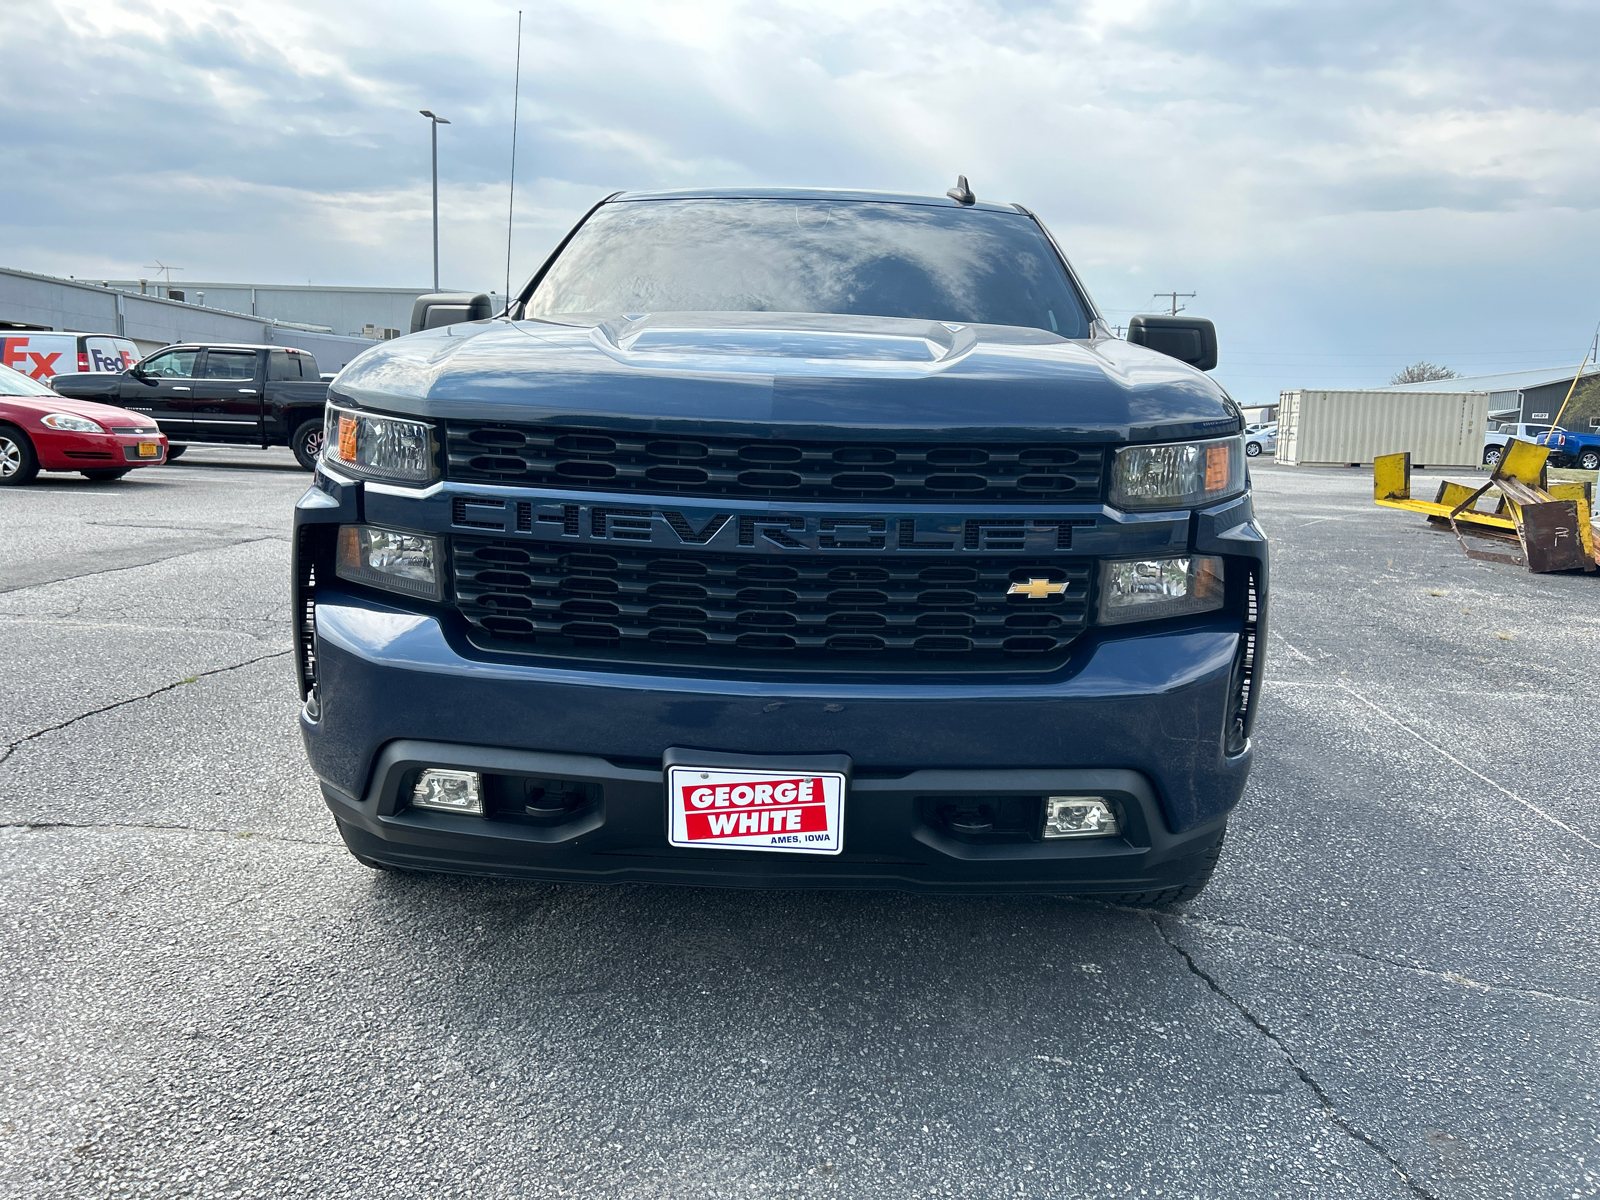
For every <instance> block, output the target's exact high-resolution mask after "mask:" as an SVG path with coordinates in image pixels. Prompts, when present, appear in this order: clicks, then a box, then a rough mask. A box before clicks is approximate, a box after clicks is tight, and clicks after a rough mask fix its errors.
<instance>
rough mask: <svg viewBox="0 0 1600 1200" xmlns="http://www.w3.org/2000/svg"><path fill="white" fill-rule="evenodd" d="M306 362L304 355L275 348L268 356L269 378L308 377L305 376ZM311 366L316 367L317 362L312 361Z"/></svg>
mask: <svg viewBox="0 0 1600 1200" xmlns="http://www.w3.org/2000/svg"><path fill="white" fill-rule="evenodd" d="M304 362H305V359H304V356H303V355H299V354H286V353H285V352H284V351H282V350H274V351H272V352H271V353H270V354H269V355H268V356H267V378H268V379H302V378H307V376H305V375H304V374H303V371H304ZM311 366H313V367H315V366H316V363H312V364H311Z"/></svg>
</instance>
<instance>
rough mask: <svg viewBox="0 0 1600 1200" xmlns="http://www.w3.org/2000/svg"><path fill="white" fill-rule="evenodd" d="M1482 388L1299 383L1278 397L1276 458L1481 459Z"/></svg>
mask: <svg viewBox="0 0 1600 1200" xmlns="http://www.w3.org/2000/svg"><path fill="white" fill-rule="evenodd" d="M1488 424H1489V393H1488V392H1378V391H1367V392H1355V391H1345V392H1337V391H1313V390H1311V389H1309V388H1302V389H1299V390H1296V391H1292V392H1281V393H1279V396H1278V461H1279V462H1280V463H1284V464H1286V465H1288V466H1302V467H1310V466H1326V467H1348V466H1357V465H1359V466H1371V465H1372V460H1373V459H1374V458H1376V457H1377V456H1378V455H1380V454H1398V453H1400V452H1402V451H1409V452H1410V454H1411V463H1412V465H1413V466H1417V467H1475V466H1477V465H1478V464H1479V463H1480V462H1482V461H1483V451H1484V433H1485V430H1486V428H1487V427H1488Z"/></svg>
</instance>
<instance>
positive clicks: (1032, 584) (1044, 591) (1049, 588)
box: [1006, 579, 1067, 600]
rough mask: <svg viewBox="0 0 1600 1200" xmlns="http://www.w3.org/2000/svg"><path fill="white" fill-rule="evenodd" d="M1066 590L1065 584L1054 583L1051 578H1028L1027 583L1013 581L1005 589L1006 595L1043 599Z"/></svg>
mask: <svg viewBox="0 0 1600 1200" xmlns="http://www.w3.org/2000/svg"><path fill="white" fill-rule="evenodd" d="M1066 590H1067V585H1066V584H1064V583H1056V582H1055V581H1054V580H1053V579H1030V580H1028V582H1027V583H1013V584H1012V585H1011V586H1010V587H1008V588H1007V589H1006V595H1008V596H1027V597H1028V598H1029V599H1032V600H1044V599H1047V598H1048V597H1050V596H1059V595H1060V594H1061V593H1062V592H1064V591H1066Z"/></svg>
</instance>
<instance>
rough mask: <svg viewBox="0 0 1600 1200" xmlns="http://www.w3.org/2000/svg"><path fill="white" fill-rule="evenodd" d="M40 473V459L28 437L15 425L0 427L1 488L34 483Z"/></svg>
mask: <svg viewBox="0 0 1600 1200" xmlns="http://www.w3.org/2000/svg"><path fill="white" fill-rule="evenodd" d="M38 473H39V458H38V456H37V455H35V454H34V452H33V443H32V442H30V441H29V440H28V435H27V434H25V433H23V432H22V430H20V429H18V428H17V427H16V426H15V425H0V487H6V486H7V485H10V484H16V485H18V486H21V485H22V484H24V483H32V482H33V478H34V476H35V475H37V474H38Z"/></svg>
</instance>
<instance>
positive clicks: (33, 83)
mask: <svg viewBox="0 0 1600 1200" xmlns="http://www.w3.org/2000/svg"><path fill="white" fill-rule="evenodd" d="M523 7H524V10H525V15H524V37H523V44H522V68H523V91H522V114H521V135H520V138H519V145H518V168H517V175H518V193H517V216H516V227H515V235H514V242H513V247H514V250H513V267H512V273H513V275H514V276H526V275H527V274H528V273H529V272H531V270H532V269H533V268H534V267H535V266H536V265H537V263H538V260H539V259H540V258H541V257H542V255H543V254H544V252H545V251H547V250H548V249H549V248H550V246H551V245H552V244H553V243H554V241H555V240H556V239H557V238H558V237H559V236H560V234H561V233H562V232H563V231H564V230H565V229H566V228H567V227H568V226H569V225H570V224H571V223H572V222H573V221H574V220H575V219H576V218H577V217H578V216H579V215H581V213H582V212H583V210H584V209H585V208H586V207H587V206H588V205H589V204H591V203H592V202H593V201H594V200H596V199H598V198H599V197H601V196H603V195H605V194H607V193H609V192H612V191H615V190H618V189H623V188H664V187H691V186H695V185H756V184H767V185H780V186H781V185H791V186H792V185H815V186H825V187H852V188H871V189H883V190H891V191H909V192H922V193H934V194H938V193H942V192H943V191H944V189H945V188H946V187H948V186H950V185H951V183H953V182H954V178H955V175H956V173H957V172H958V171H959V172H962V173H965V174H966V175H967V176H968V177H969V178H970V180H971V182H972V186H973V188H974V190H975V191H976V192H977V193H978V194H979V195H980V196H982V197H984V198H988V199H999V200H1016V201H1021V202H1022V203H1024V204H1027V205H1028V206H1029V207H1031V208H1033V209H1035V210H1036V211H1037V212H1038V213H1039V214H1040V215H1041V217H1042V218H1043V219H1044V220H1045V222H1046V223H1047V224H1049V225H1050V226H1051V228H1052V229H1053V230H1054V231H1055V233H1056V235H1057V237H1058V238H1059V239H1060V240H1061V241H1062V243H1063V245H1064V246H1065V247H1066V249H1067V252H1068V254H1069V256H1071V257H1072V258H1073V260H1074V262H1075V263H1076V264H1077V266H1078V267H1079V269H1080V271H1081V272H1082V274H1083V275H1084V277H1085V279H1086V281H1087V283H1088V285H1089V288H1090V290H1091V291H1092V292H1093V293H1094V295H1095V298H1096V299H1097V301H1098V302H1099V303H1100V305H1101V307H1102V308H1104V309H1105V310H1106V311H1107V313H1108V315H1109V317H1110V319H1111V320H1112V321H1125V320H1126V319H1127V317H1128V315H1130V314H1132V313H1134V312H1141V311H1151V310H1152V308H1153V307H1155V306H1156V305H1157V302H1156V301H1154V300H1153V299H1152V296H1153V294H1154V293H1155V292H1157V291H1170V290H1173V289H1176V290H1178V291H1183V292H1195V293H1197V296H1196V298H1195V299H1194V300H1191V301H1186V302H1185V303H1187V304H1188V305H1189V306H1190V311H1192V312H1194V313H1197V314H1202V315H1206V316H1210V317H1212V318H1213V319H1215V320H1216V321H1217V323H1218V328H1219V335H1220V341H1221V344H1222V366H1221V367H1220V368H1219V369H1218V371H1217V376H1218V377H1219V378H1220V379H1221V380H1222V381H1223V382H1224V383H1225V384H1226V385H1227V386H1228V387H1229V388H1230V390H1232V391H1233V392H1234V394H1235V395H1236V396H1238V397H1239V398H1240V399H1242V400H1245V401H1247V402H1251V401H1260V400H1263V399H1270V398H1272V397H1275V396H1276V393H1277V392H1278V390H1279V389H1280V388H1282V387H1296V386H1310V387H1316V386H1325V387H1326V386H1332V387H1338V386H1363V385H1368V386H1370V385H1374V384H1381V383H1385V382H1387V380H1388V377H1389V376H1390V375H1391V374H1392V373H1393V372H1394V371H1395V370H1397V369H1398V368H1399V367H1400V366H1402V365H1404V364H1405V363H1407V362H1410V361H1413V360H1416V359H1419V358H1426V359H1431V360H1433V361H1436V362H1444V363H1447V364H1449V365H1451V366H1453V367H1455V368H1456V369H1458V370H1460V371H1463V372H1464V373H1482V372H1487V371H1493V370H1512V369H1517V368H1521V367H1536V366H1545V365H1549V364H1553V363H1554V364H1564V363H1567V362H1568V360H1571V362H1572V364H1573V365H1576V361H1577V359H1578V358H1579V357H1580V356H1581V355H1582V353H1583V350H1584V348H1585V346H1586V345H1587V344H1588V341H1589V339H1590V337H1591V336H1592V335H1593V332H1594V329H1595V325H1596V322H1597V321H1600V286H1597V280H1600V271H1597V267H1600V243H1597V236H1596V235H1597V234H1600V219H1597V214H1596V203H1597V198H1600V187H1597V184H1600V179H1597V176H1600V95H1597V89H1600V83H1597V73H1596V72H1595V69H1594V67H1593V54H1594V47H1595V46H1596V45H1600V5H1596V4H1594V3H1592V2H1577V0H1573V2H1566V3H1563V2H1539V0H1531V2H1530V0H1524V2H1522V3H1519V4H1517V5H1508V4H1505V3H1503V2H1499V0H1496V2H1492V3H1491V2H1478V0H1462V2H1458V3H1427V2H1426V0H1414V2H1412V3H1406V4H1396V3H1394V0H1346V2H1344V3H1341V4H1289V3H1254V2H1237V3H1222V2H1208V0H1083V2H1063V3H1049V2H1046V0H990V2H987V3H985V2H981V0H812V2H810V3H787V2H785V0H764V2H761V3H741V2H737V0H705V2H701V3H693V4H676V3H671V2H668V0H653V2H648V3H645V2H639V3H635V2H633V0H607V2H605V3H595V2H594V0H582V2H578V0H544V2H542V3H540V4H538V5H534V4H532V3H531V2H529V0H523ZM517 8H518V3H517V0H453V2H449V3H442V2H441V3H428V2H423V0H384V2H382V3H369V2H364V0H340V2H339V3H335V4H329V3H327V2H326V0H316V2H301V0H277V2H268V0H229V2H227V3H211V2H209V0H117V2H115V3H111V2H101V0H3V2H0V113H3V116H0V162H3V163H4V164H5V165H4V169H3V172H0V201H3V203H0V245H3V247H4V248H3V250H0V265H4V266H11V267H19V268H22V269H25V270H32V271H40V272H44V273H48V274H60V275H69V274H70V275H77V276H80V277H82V276H90V277H94V276H111V277H124V278H127V277H133V278H137V277H139V276H148V275H151V274H152V271H151V268H150V266H149V264H153V263H155V262H156V261H157V260H158V259H159V260H160V261H162V262H166V263H173V264H177V265H180V266H181V267H183V270H182V271H181V272H178V273H176V275H175V280H184V279H190V280H228V281H243V282H254V283H273V282H284V283H292V282H298V281H303V280H312V281H314V282H316V283H327V284H336V283H352V284H354V283H364V284H381V285H393V286H426V285H427V283H428V281H429V278H430V272H431V266H430V248H429V213H430V209H429V182H428V169H429V167H428V136H427V135H428V123H427V121H426V120H425V119H424V118H422V117H421V116H419V115H417V110H418V109H421V108H431V109H433V110H434V111H436V112H438V113H439V114H440V115H442V116H446V117H448V118H450V119H451V121H452V122H453V124H451V125H450V126H448V127H446V128H444V129H442V130H441V131H440V133H441V137H440V189H441V199H440V203H441V208H442V213H443V215H442V221H443V232H442V237H441V258H442V267H441V272H442V275H443V282H444V284H445V286H446V287H463V288H475V289H483V290H489V289H491V288H494V289H496V290H498V289H499V288H501V287H502V286H503V283H502V281H503V279H504V276H505V244H506V243H505V237H506V185H507V178H508V160H509V156H510V150H511V98H512V96H511V91H512V88H511V85H512V69H513V60H514V55H515V50H516V22H517Z"/></svg>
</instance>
